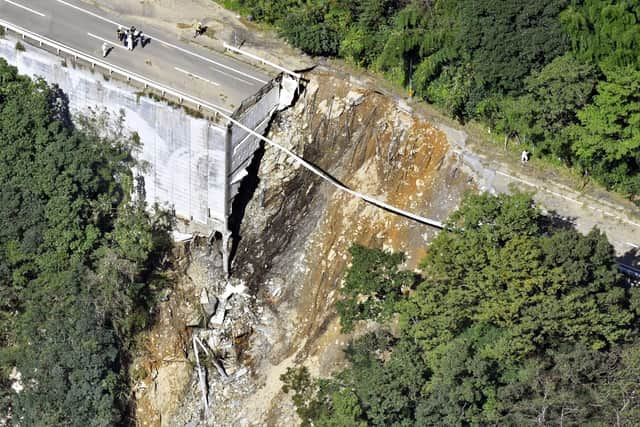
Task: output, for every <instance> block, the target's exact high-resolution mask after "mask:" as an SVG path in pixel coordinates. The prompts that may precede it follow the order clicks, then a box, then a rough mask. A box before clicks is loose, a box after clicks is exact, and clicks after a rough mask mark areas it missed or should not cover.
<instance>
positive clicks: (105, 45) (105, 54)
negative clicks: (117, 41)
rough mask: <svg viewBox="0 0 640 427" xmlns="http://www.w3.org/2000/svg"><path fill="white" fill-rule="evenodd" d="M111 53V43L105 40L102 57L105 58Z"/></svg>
mask: <svg viewBox="0 0 640 427" xmlns="http://www.w3.org/2000/svg"><path fill="white" fill-rule="evenodd" d="M108 53H109V45H108V44H107V43H106V42H105V43H102V57H103V58H104V57H105V56H107V54H108Z"/></svg>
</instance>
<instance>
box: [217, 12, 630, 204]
mask: <svg viewBox="0 0 640 427" xmlns="http://www.w3.org/2000/svg"><path fill="white" fill-rule="evenodd" d="M223 4H224V5H225V6H226V7H231V8H234V9H235V10H238V11H239V12H241V13H243V14H250V15H252V16H253V17H254V18H256V19H257V20H259V21H261V22H265V23H267V24H271V25H275V26H276V27H277V28H279V29H280V33H281V35H282V36H283V37H284V38H285V39H286V40H288V41H289V42H290V43H292V44H293V45H295V46H297V47H299V48H300V49H302V50H303V51H305V52H307V53H310V54H313V55H322V56H338V57H342V58H345V59H346V60H348V61H350V62H352V63H354V64H357V65H361V66H363V67H367V68H369V69H371V70H373V71H375V72H379V73H382V74H384V75H385V76H386V77H387V78H388V79H390V80H392V81H393V82H395V83H396V84H399V85H404V86H405V87H409V88H410V89H411V92H414V93H415V94H416V95H418V96H419V97H421V98H422V99H424V100H426V101H429V102H432V103H435V104H437V105H439V106H440V107H442V108H443V109H444V110H445V111H447V112H448V113H450V114H451V115H452V116H454V117H456V118H458V119H459V120H463V121H466V120H470V119H476V120H480V121H482V122H484V123H486V124H487V125H488V126H490V127H491V128H493V129H495V130H497V131H498V132H500V133H502V134H503V135H504V136H505V137H506V138H515V139H517V140H518V141H520V143H522V144H524V146H525V147H526V148H528V149H529V151H532V150H533V151H535V153H536V155H540V156H547V157H549V158H550V159H553V160H554V161H556V160H557V159H560V160H561V161H562V162H563V163H565V164H566V165H568V166H571V167H574V168H575V169H576V170H577V171H578V172H579V173H581V174H584V175H587V176H591V177H593V178H594V179H596V180H597V181H598V182H600V183H602V184H604V185H606V186H607V187H608V188H611V189H614V190H616V191H619V192H621V193H623V194H626V195H628V196H630V197H631V198H632V199H633V200H636V201H637V200H638V196H639V195H640V185H638V183H639V181H638V179H639V178H638V176H639V174H640V150H639V149H638V144H640V143H639V142H638V135H637V132H635V131H633V129H634V128H635V127H636V125H637V120H638V118H637V117H636V116H637V105H638V97H639V96H640V95H639V94H638V81H639V80H638V79H639V77H640V73H639V72H640V59H639V58H640V56H638V50H639V49H640V3H638V2H637V1H631V0H622V1H621V0H537V1H528V2H523V1H520V0H465V1H459V0H430V1H420V0H409V1H404V0H403V1H397V0H355V1H343V0H337V1H327V0H305V1H291V0H224V2H223ZM601 117H605V119H603V120H601Z"/></svg>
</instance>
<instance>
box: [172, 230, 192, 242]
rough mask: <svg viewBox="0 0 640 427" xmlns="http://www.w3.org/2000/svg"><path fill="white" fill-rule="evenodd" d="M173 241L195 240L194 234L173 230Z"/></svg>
mask: <svg viewBox="0 0 640 427" xmlns="http://www.w3.org/2000/svg"><path fill="white" fill-rule="evenodd" d="M171 239H173V241H174V242H187V241H189V240H191V239H193V234H191V233H182V232H180V231H178V230H172V231H171Z"/></svg>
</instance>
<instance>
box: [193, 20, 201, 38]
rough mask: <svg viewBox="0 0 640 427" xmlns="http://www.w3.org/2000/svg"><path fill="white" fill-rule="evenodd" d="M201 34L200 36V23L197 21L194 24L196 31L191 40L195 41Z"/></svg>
mask: <svg viewBox="0 0 640 427" xmlns="http://www.w3.org/2000/svg"><path fill="white" fill-rule="evenodd" d="M201 34H202V22H200V21H198V23H197V24H196V31H195V33H194V34H193V38H194V39H195V38H196V37H198V36H199V35H201Z"/></svg>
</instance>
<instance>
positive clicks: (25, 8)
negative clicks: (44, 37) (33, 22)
mask: <svg viewBox="0 0 640 427" xmlns="http://www.w3.org/2000/svg"><path fill="white" fill-rule="evenodd" d="M4 1H5V2H7V3H9V4H12V5H14V6H15V7H19V8H20V9H24V10H26V11H29V12H31V13H35V14H36V15H40V16H42V17H44V16H45V14H44V13H40V12H38V11H37V10H33V9H31V8H28V7H27V6H23V5H21V4H20V3H16V2H14V1H11V0H4Z"/></svg>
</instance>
